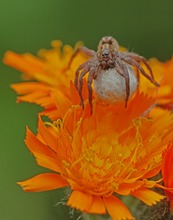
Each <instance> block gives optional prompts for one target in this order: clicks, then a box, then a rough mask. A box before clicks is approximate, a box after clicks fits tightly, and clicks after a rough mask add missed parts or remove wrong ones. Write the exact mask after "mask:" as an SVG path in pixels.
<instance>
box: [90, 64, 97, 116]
mask: <svg viewBox="0 0 173 220" xmlns="http://www.w3.org/2000/svg"><path fill="white" fill-rule="evenodd" d="M95 72H96V69H95V68H94V69H91V70H90V71H89V75H88V99H89V104H90V108H91V115H92V112H93V104H92V82H93V79H94V74H95Z"/></svg>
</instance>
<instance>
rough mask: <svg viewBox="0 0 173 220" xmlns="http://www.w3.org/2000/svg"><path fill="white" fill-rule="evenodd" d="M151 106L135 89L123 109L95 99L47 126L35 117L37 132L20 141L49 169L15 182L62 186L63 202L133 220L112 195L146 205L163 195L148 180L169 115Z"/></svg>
mask: <svg viewBox="0 0 173 220" xmlns="http://www.w3.org/2000/svg"><path fill="white" fill-rule="evenodd" d="M141 100H143V101H142V102H141ZM152 105H153V99H150V98H147V97H146V96H144V95H143V94H139V93H137V94H136V95H135V96H134V97H133V99H131V100H130V101H129V105H128V107H127V108H124V104H123V103H122V104H117V105H112V106H102V105H100V104H98V103H95V104H94V109H93V110H94V111H93V114H92V115H90V111H89V107H87V108H86V109H85V110H84V111H83V112H82V111H81V110H80V109H79V108H78V106H73V107H72V108H70V109H69V110H68V111H67V113H66V114H65V116H64V117H63V119H61V120H60V119H59V120H58V121H56V122H54V123H53V124H49V126H46V125H45V124H44V123H43V122H42V120H41V118H39V124H38V135H37V136H35V135H34V134H33V133H32V132H31V131H30V130H29V129H27V136H26V140H25V142H26V145H27V147H28V148H29V150H30V151H31V152H32V153H33V154H34V156H35V158H36V160H37V163H38V164H39V165H40V166H43V167H46V168H48V169H50V170H52V171H54V173H44V174H40V175H37V176H35V177H33V178H31V179H29V180H26V181H24V182H19V184H20V185H21V186H22V187H23V189H24V190H25V191H45V190H52V189H56V188H61V187H65V186H68V187H70V189H71V190H72V193H71V195H70V197H69V199H68V202H67V204H68V205H69V206H71V207H74V208H77V209H79V210H81V211H84V212H88V213H98V214H104V213H106V210H107V212H108V213H109V214H110V216H111V217H112V219H113V220H122V219H134V218H133V217H132V215H131V213H130V212H129V210H128V208H127V207H126V206H125V205H124V204H123V203H122V201H121V200H120V199H118V198H117V196H116V195H117V194H120V195H124V196H126V195H130V194H131V195H133V196H135V197H136V198H138V199H140V200H142V201H143V202H144V203H146V204H147V205H149V206H150V205H152V204H155V203H156V202H158V201H160V200H161V199H162V198H164V197H163V196H162V195H159V194H158V193H156V192H154V191H152V190H151V188H152V187H154V186H156V185H158V183H157V181H151V180H148V178H151V177H153V176H155V175H156V174H157V173H158V172H159V171H160V169H161V166H162V153H163V151H164V150H165V148H166V144H167V143H168V141H169V140H170V137H171V136H172V135H173V130H172V125H173V119H172V116H171V115H170V114H169V113H165V112H164V114H163V111H160V110H158V111H156V110H151V113H148V109H150V108H151V106H152ZM155 111H156V112H155ZM81 201H82V202H81Z"/></svg>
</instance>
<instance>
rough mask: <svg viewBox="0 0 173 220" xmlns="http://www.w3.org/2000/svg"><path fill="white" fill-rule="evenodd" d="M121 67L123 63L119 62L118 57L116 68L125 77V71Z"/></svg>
mask: <svg viewBox="0 0 173 220" xmlns="http://www.w3.org/2000/svg"><path fill="white" fill-rule="evenodd" d="M121 67H122V66H121V63H120V62H119V60H118V59H116V61H115V70H116V71H117V73H118V74H120V76H123V77H124V72H123V70H122V68H121Z"/></svg>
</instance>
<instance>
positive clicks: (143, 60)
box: [126, 52, 154, 79]
mask: <svg viewBox="0 0 173 220" xmlns="http://www.w3.org/2000/svg"><path fill="white" fill-rule="evenodd" d="M126 54H127V55H128V56H129V57H130V58H132V59H134V60H135V61H136V62H138V63H139V62H143V64H144V65H145V66H146V68H147V69H148V71H149V73H150V76H151V78H153V79H154V76H153V71H152V69H151V67H150V65H149V63H148V61H147V60H146V59H145V58H144V57H142V56H140V55H138V54H135V53H132V52H126Z"/></svg>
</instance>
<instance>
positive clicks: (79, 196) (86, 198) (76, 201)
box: [67, 190, 92, 212]
mask: <svg viewBox="0 0 173 220" xmlns="http://www.w3.org/2000/svg"><path fill="white" fill-rule="evenodd" d="M91 204H92V195H90V194H87V193H84V192H81V191H78V190H74V191H73V192H72V194H71V195H70V198H69V199H68V202H67V205H69V206H71V207H73V208H76V209H79V210H80V211H84V212H87V211H88V210H89V208H90V207H91Z"/></svg>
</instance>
